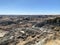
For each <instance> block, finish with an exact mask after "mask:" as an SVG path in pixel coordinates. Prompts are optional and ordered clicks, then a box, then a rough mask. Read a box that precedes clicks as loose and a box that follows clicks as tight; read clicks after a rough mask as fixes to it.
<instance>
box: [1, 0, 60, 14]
mask: <svg viewBox="0 0 60 45" xmlns="http://www.w3.org/2000/svg"><path fill="white" fill-rule="evenodd" d="M0 14H60V0H0Z"/></svg>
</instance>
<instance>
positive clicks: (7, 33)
mask: <svg viewBox="0 0 60 45" xmlns="http://www.w3.org/2000/svg"><path fill="white" fill-rule="evenodd" d="M0 45H60V16H59V15H29V16H28V15H23V16H22V15H20V16H19V15H9V16H8V15H3V16H2V15H0Z"/></svg>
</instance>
